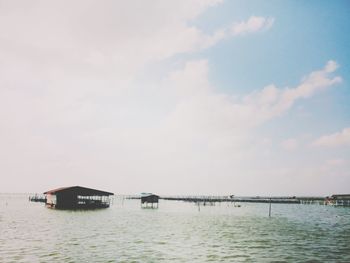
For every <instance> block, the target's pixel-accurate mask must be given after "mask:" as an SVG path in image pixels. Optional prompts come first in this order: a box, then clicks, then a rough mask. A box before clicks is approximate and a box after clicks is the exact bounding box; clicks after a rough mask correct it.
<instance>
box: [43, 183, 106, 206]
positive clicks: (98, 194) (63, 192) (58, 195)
mask: <svg viewBox="0 0 350 263" xmlns="http://www.w3.org/2000/svg"><path fill="white" fill-rule="evenodd" d="M44 194H45V197H46V206H47V207H49V208H57V209H95V208H107V207H109V205H110V198H109V196H111V195H113V193H110V192H105V191H101V190H96V189H91V188H86V187H82V186H70V187H62V188H57V189H53V190H49V191H46V192H44Z"/></svg>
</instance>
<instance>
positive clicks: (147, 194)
mask: <svg viewBox="0 0 350 263" xmlns="http://www.w3.org/2000/svg"><path fill="white" fill-rule="evenodd" d="M150 196H155V197H158V198H159V195H155V194H152V193H141V198H142V197H150Z"/></svg>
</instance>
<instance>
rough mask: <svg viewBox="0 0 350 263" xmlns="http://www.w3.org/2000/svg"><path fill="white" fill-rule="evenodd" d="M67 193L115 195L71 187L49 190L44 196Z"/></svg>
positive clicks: (80, 187)
mask: <svg viewBox="0 0 350 263" xmlns="http://www.w3.org/2000/svg"><path fill="white" fill-rule="evenodd" d="M66 192H74V193H76V194H78V195H84V196H93V195H98V196H105V195H114V194H113V193H110V192H105V191H101V190H97V189H92V188H87V187H82V186H70V187H61V188H57V189H53V190H49V191H46V192H44V194H57V193H66Z"/></svg>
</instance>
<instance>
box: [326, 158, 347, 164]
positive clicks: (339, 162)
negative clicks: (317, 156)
mask: <svg viewBox="0 0 350 263" xmlns="http://www.w3.org/2000/svg"><path fill="white" fill-rule="evenodd" d="M326 164H327V165H329V166H341V165H344V164H346V160H344V159H341V158H339V159H330V160H327V161H326Z"/></svg>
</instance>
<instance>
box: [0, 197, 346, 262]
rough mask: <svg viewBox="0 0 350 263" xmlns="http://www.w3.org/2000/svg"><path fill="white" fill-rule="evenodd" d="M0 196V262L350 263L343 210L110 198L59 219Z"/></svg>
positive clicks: (60, 215)
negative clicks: (151, 205) (102, 205)
mask: <svg viewBox="0 0 350 263" xmlns="http://www.w3.org/2000/svg"><path fill="white" fill-rule="evenodd" d="M28 197H29V194H0V262H350V208H349V207H334V206H325V205H302V204H272V207H271V217H269V204H264V203H261V204H260V203H258V204H254V203H241V204H240V205H241V206H240V207H238V206H237V203H236V206H235V205H234V204H233V203H216V204H215V205H206V206H204V205H201V206H198V205H195V204H194V203H188V202H182V201H165V200H160V202H159V208H158V209H144V208H141V205H140V200H130V199H125V198H123V197H115V198H114V200H113V203H112V205H111V207H110V208H107V209H98V210H91V211H65V210H54V209H49V208H46V207H45V205H44V204H43V203H34V202H29V201H28Z"/></svg>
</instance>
